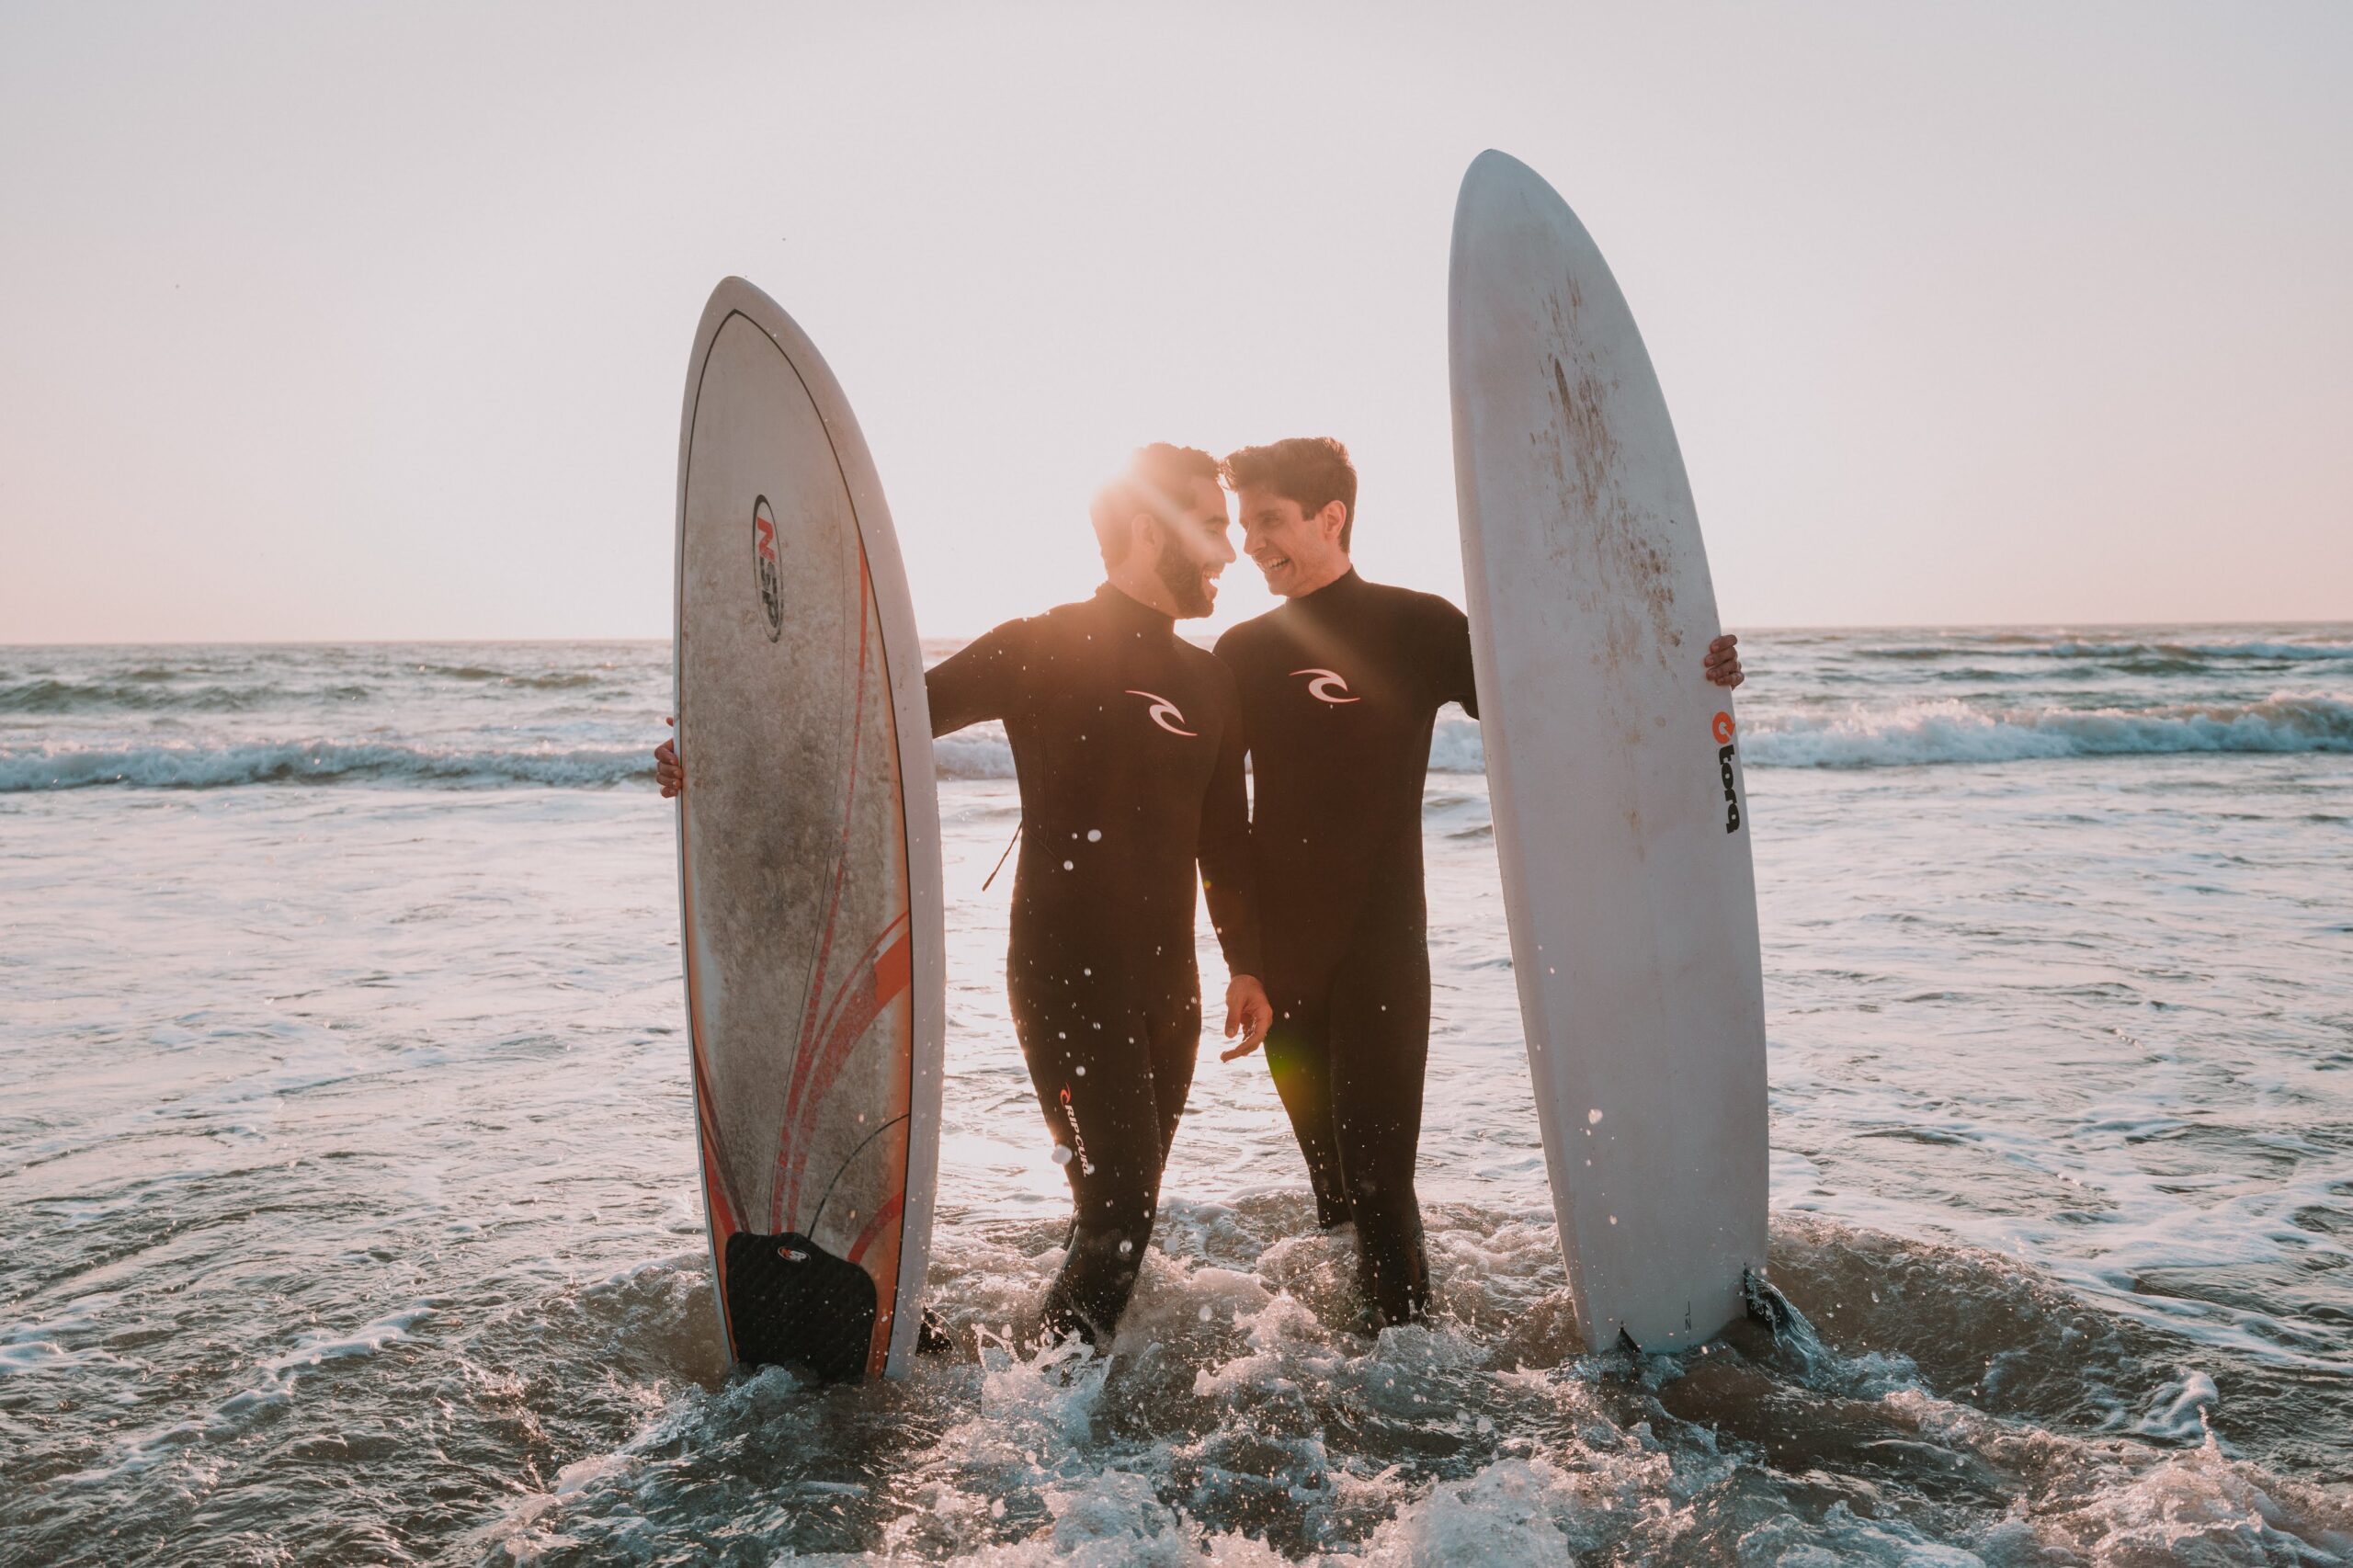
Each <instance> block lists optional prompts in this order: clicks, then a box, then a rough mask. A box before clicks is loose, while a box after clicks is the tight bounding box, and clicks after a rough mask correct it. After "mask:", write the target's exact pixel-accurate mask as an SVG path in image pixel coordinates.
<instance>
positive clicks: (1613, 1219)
mask: <svg viewBox="0 0 2353 1568" xmlns="http://www.w3.org/2000/svg"><path fill="white" fill-rule="evenodd" d="M1609 1222H1610V1223H1611V1224H1613V1225H1614V1224H1616V1223H1617V1222H1618V1216H1617V1215H1615V1214H1612V1215H1611V1216H1609Z"/></svg>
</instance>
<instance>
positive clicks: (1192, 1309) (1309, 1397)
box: [0, 626, 2353, 1565]
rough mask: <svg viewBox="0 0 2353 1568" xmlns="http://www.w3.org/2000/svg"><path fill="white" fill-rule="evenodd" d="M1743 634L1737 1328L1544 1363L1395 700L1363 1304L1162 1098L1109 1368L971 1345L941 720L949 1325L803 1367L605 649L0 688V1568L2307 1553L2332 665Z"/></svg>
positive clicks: (966, 922)
mask: <svg viewBox="0 0 2353 1568" xmlns="http://www.w3.org/2000/svg"><path fill="white" fill-rule="evenodd" d="M1745 653H1746V654H1747V660H1748V664H1749V666H1750V669H1751V671H1752V673H1753V676H1752V680H1751V683H1750V685H1749V686H1748V687H1746V688H1745V690H1744V692H1743V694H1742V716H1743V737H1744V742H1745V747H1746V755H1747V757H1748V761H1749V766H1750V768H1751V771H1750V773H1749V776H1748V777H1749V787H1750V795H1751V801H1750V804H1751V817H1752V821H1753V824H1754V830H1755V834H1756V853H1757V869H1758V881H1759V886H1760V890H1761V897H1762V903H1763V916H1764V922H1763V923H1764V933H1765V944H1766V952H1765V959H1766V984H1767V1001H1768V1009H1769V1023H1770V1035H1771V1042H1772V1062H1771V1073H1772V1104H1773V1149H1774V1165H1773V1184H1774V1191H1773V1200H1774V1214H1775V1219H1774V1230H1773V1253H1772V1274H1773V1278H1774V1279H1775V1281H1776V1282H1777V1283H1778V1284H1779V1287H1780V1288H1781V1290H1783V1291H1784V1292H1785V1293H1786V1294H1787V1295H1788V1297H1789V1298H1790V1301H1792V1302H1793V1303H1794V1304H1795V1306H1796V1307H1797V1309H1798V1310H1799V1312H1800V1313H1801V1314H1802V1324H1799V1325H1798V1326H1797V1327H1796V1328H1794V1329H1793V1330H1792V1331H1791V1332H1790V1333H1789V1334H1787V1335H1783V1336H1782V1337H1780V1338H1779V1339H1778V1340H1777V1339H1775V1338H1772V1337H1770V1336H1768V1335H1765V1334H1764V1333H1763V1332H1762V1331H1760V1330H1754V1329H1747V1328H1744V1329H1742V1330H1740V1331H1738V1332H1736V1333H1735V1334H1734V1335H1732V1336H1730V1337H1729V1338H1728V1339H1727V1340H1726V1341H1725V1342H1723V1343H1722V1344H1720V1345H1719V1346H1714V1347H1712V1348H1711V1350H1710V1351H1709V1352H1707V1353H1706V1354H1704V1355H1694V1356H1689V1357H1686V1358H1682V1359H1681V1360H1679V1361H1674V1360H1666V1359H1652V1360H1633V1359H1630V1358H1626V1357H1624V1356H1622V1355H1608V1356H1601V1357H1586V1356H1584V1355H1582V1354H1580V1353H1578V1351H1577V1349H1576V1346H1575V1341H1574V1335H1573V1334H1572V1332H1571V1324H1570V1323H1569V1322H1568V1318H1567V1312H1566V1308H1565V1295H1564V1290H1563V1275H1562V1267H1561V1261H1560V1256H1559V1252H1558V1248H1557V1242H1556V1238H1555V1235H1554V1232H1553V1226H1552V1216H1551V1211H1550V1205H1549V1202H1548V1199H1547V1198H1546V1193H1545V1185H1544V1171H1543V1161H1542V1156H1541V1153H1540V1148H1539V1145H1538V1140H1537V1131H1536V1122H1535V1117H1534V1113H1533V1109H1532V1106H1531V1104H1530V1101H1529V1088H1528V1076H1527V1072H1526V1069H1525V1065H1524V1062H1523V1059H1522V1052H1521V1045H1520V1041H1519V1039H1518V1020H1517V1008H1516V1004H1515V999H1514V994H1513V988H1512V976H1511V972H1510V964H1509V959H1508V949H1507V946H1506V937H1505V932H1504V928H1503V919H1502V914H1501V903H1500V892H1499V887H1498V881H1497V873H1496V868H1495V854H1494V846H1493V840H1492V836H1491V832H1490V827H1489V821H1488V811H1487V801H1486V794H1485V788H1484V783H1483V778H1482V777H1481V776H1480V774H1479V772H1478V767H1479V754H1478V741H1477V732H1476V730H1475V727H1473V726H1472V725H1470V724H1469V723H1467V722H1464V721H1462V720H1461V718H1460V716H1459V715H1454V716H1452V717H1451V718H1450V719H1449V722H1445V723H1443V724H1442V726H1441V730H1440V733H1439V737H1438V747H1437V754H1438V755H1437V762H1438V770H1437V771H1434V772H1433V774H1432V775H1431V778H1430V782H1429V787H1428V790H1427V794H1426V797H1425V823H1426V828H1427V846H1428V858H1429V869H1430V887H1431V914H1432V948H1433V960H1434V966H1435V970H1436V983H1437V1006H1438V1023H1437V1034H1436V1040H1435V1044H1434V1055H1433V1061H1432V1065H1431V1081H1432V1092H1431V1095H1430V1109H1429V1118H1428V1125H1427V1128H1426V1131H1425V1134H1424V1139H1423V1173H1424V1174H1423V1178H1422V1194H1423V1199H1424V1203H1425V1207H1426V1209H1427V1213H1428V1218H1429V1221H1430V1232H1431V1245H1432V1251H1433V1263H1434V1267H1435V1270H1436V1274H1437V1279H1438V1309H1439V1310H1438V1317H1437V1321H1436V1322H1435V1323H1433V1324H1431V1325H1430V1326H1429V1327H1427V1328H1408V1329H1397V1330H1391V1331H1389V1332H1388V1333H1386V1334H1384V1335H1381V1337H1380V1338H1379V1339H1378V1340H1377V1341H1375V1340H1368V1339H1363V1338H1359V1337H1358V1336H1356V1335H1353V1334H1351V1333H1350V1332H1349V1331H1348V1329H1347V1326H1346V1325H1347V1321H1348V1316H1349V1303H1348V1301H1347V1279H1348V1269H1347V1252H1346V1248H1345V1244H1343V1243H1339V1242H1336V1241H1334V1240H1331V1239H1328V1238H1325V1237H1323V1236H1320V1235H1318V1234H1316V1233H1314V1229H1313V1223H1312V1221H1311V1210H1310V1208H1309V1204H1308V1199H1307V1196H1306V1190H1305V1182H1304V1178H1303V1174H1302V1171H1301V1169H1300V1167H1299V1164H1298V1156H1297V1154H1296V1153H1295V1151H1294V1150H1293V1149H1292V1147H1291V1146H1290V1140H1289V1137H1288V1133H1287V1131H1286V1128H1285V1125H1284V1123H1283V1120H1282V1118H1281V1116H1280V1113H1279V1109H1278V1108H1277V1106H1276V1102H1275V1098H1274V1095H1273V1092H1272V1090H1271V1088H1270V1086H1269V1085H1268V1084H1267V1079H1266V1076H1265V1071H1264V1068H1263V1066H1262V1065H1260V1064H1259V1063H1258V1062H1256V1061H1255V1060H1253V1061H1250V1062H1243V1063H1238V1064H1234V1065H1231V1066H1227V1065H1221V1064H1219V1063H1218V1062H1216V1061H1215V1060H1214V1059H1213V1058H1211V1059H1209V1060H1206V1061H1205V1062H1204V1064H1203V1066H1202V1069H1201V1072H1200V1074H1199V1080H1198V1083H1197V1085H1196V1088H1195V1090H1194V1094H1193V1098H1192V1102H1191V1108H1190V1110H1189V1113H1188V1119H1187V1122H1186V1124H1185V1127H1184V1130H1183V1131H1181V1132H1180V1134H1179V1137H1178V1140H1177V1144H1176V1155H1175V1158H1174V1162H1173V1165H1172V1167H1171V1170H1170V1174H1169V1182H1168V1189H1169V1194H1170V1196H1169V1199H1168V1202H1167V1207H1166V1213H1165V1219H1164V1221H1163V1224H1162V1229H1161V1233H1160V1235H1159V1237H1158V1238H1157V1240H1156V1243H1155V1245H1154V1250H1153V1253H1152V1256H1151V1257H1150V1259H1149V1261H1148V1267H1147V1268H1146V1270H1145V1275H1144V1279H1143V1284H1142V1290H1141V1293H1140V1296H1139V1299H1138V1301H1137V1303H1136V1306H1135V1309H1134V1311H1133V1312H1132V1313H1131V1317H1130V1319H1129V1321H1128V1323H1127V1324H1126V1325H1125V1326H1124V1328H1123V1330H1122V1333H1121V1335H1120V1341H1119V1345H1118V1353H1117V1354H1116V1355H1115V1356H1113V1357H1111V1358H1108V1359H1105V1358H1085V1357H1081V1356H1078V1355H1076V1354H1074V1353H1073V1352H1070V1351H1067V1350H1051V1349H1048V1350H1041V1349H1040V1347H1038V1346H1035V1345H1034V1344H1029V1343H1027V1342H1026V1341H1025V1338H1024V1334H1023V1325H1024V1318H1025V1313H1026V1312H1027V1310H1028V1308H1029V1303H1030V1301H1032V1299H1033V1298H1034V1296H1035V1295H1036V1293H1037V1291H1038V1290H1039V1288H1040V1285H1041V1284H1042V1282H1043V1281H1044V1280H1045V1279H1046V1278H1048V1276H1049V1275H1050V1274H1051V1272H1052V1270H1053V1268H1054V1267H1055V1264H1056V1262H1057V1260H1058V1256H1059V1252H1058V1248H1059V1245H1060V1242H1061V1225H1060V1220H1061V1217H1062V1216H1063V1213H1064V1212H1065V1199H1064V1197H1063V1188H1062V1186H1061V1178H1060V1173H1059V1172H1058V1171H1057V1170H1056V1169H1055V1167H1054V1166H1053V1165H1051V1162H1050V1160H1049V1159H1048V1153H1049V1148H1050V1145H1049V1143H1048V1142H1047V1140H1046V1138H1045V1136H1044V1134H1043V1131H1042V1129H1041V1128H1040V1125H1039V1123H1038V1120H1037V1113H1036V1109H1035V1107H1034V1104H1033V1102H1032V1101H1031V1100H1030V1097H1029V1088H1028V1084H1027V1080H1026V1076H1025V1074H1023V1072H1022V1069H1021V1065H1020V1062H1019V1058H1018V1055H1017V1051H1016V1049H1015V1046H1014V1042H1013V1036H1012V1031H1011V1028H1010V1026H1009V1024H1008V1021H1007V1018H1006V1011H1005V1006H1004V1003H1003V1000H1002V996H1001V994H1000V989H999V988H1000V971H1001V968H1002V958H1003V949H1004V940H1005V918H1006V907H1005V901H1006V892H1007V889H1006V883H1005V882H1004V881H1000V882H998V883H997V884H996V886H995V889H993V890H991V891H988V892H983V890H982V887H981V883H982V881H983V878H984V877H985V876H986V875H987V873H988V870H989V869H990V867H991V866H992V865H993V864H994V863H995V860H996V858H997V856H998V853H999V851H1000V850H1001V849H1002V848H1003V847H1004V846H1005V844H1006V840H1007V838H1008V837H1009V836H1010V835H1011V833H1012V830H1013V826H1014V824H1015V821H1016V820H1017V799H1016V796H1015V792H1014V789H1013V785H1012V783H1011V780H1010V778H1009V774H1010V767H1009V758H1008V757H1007V756H1006V753H1005V748H1004V744H1003V742H1002V739H1001V738H1000V737H995V736H992V735H989V734H986V733H976V734H973V735H968V736H965V737H961V738H958V739H956V740H953V741H950V742H949V743H948V744H946V745H945V746H944V747H943V748H942V752H941V771H942V775H943V777H942V782H941V799H942V807H943V811H944V813H945V816H946V819H947V834H946V840H947V875H948V892H949V942H950V947H951V951H950V954H949V985H950V994H949V1031H950V1032H949V1065H950V1078H949V1085H948V1093H947V1118H948V1133H947V1142H946V1148H945V1152H944V1164H943V1172H942V1177H941V1182H940V1212H939V1227H938V1242H937V1246H936V1251H935V1257H934V1263H933V1273H932V1280H931V1286H932V1300H933V1301H934V1302H935V1304H936V1305H937V1306H938V1308H939V1310H940V1311H941V1312H943V1313H944V1314H945V1316H946V1317H947V1318H948V1319H949V1322H950V1324H952V1325H953V1327H954V1328H955V1330H956V1335H957V1339H958V1345H959V1347H958V1349H957V1351H956V1352H955V1353H954V1354H953V1355H951V1356H949V1357H947V1358H940V1359H934V1360H926V1362H924V1363H923V1365H922V1366H921V1368H920V1369H919V1370H918V1371H917V1373H916V1374H915V1376H914V1377H912V1378H910V1379H908V1380H906V1381H903V1382H899V1383H895V1384H891V1385H886V1386H874V1387H864V1388H856V1389H821V1388H814V1387H811V1386H807V1385H805V1384H803V1383H802V1382H801V1381H797V1380H796V1379H795V1378H794V1377H793V1376H792V1375H791V1374H790V1373H789V1372H784V1371H778V1370H771V1371H767V1372H764V1373H761V1374H759V1375H757V1376H754V1377H744V1378H731V1377H729V1376H728V1375H727V1374H726V1373H725V1371H724V1369H723V1368H722V1365H721V1354H720V1350H719V1345H718V1340H717V1335H716V1330H715V1325H714V1320H713V1304H712V1300H711V1290H710V1279H709V1274H708V1264H707V1260H706V1256H705V1251H704V1244H703V1240H702V1221H701V1216H700V1213H699V1207H698V1205H699V1199H698V1196H697V1192H696V1185H695V1178H694V1146H693V1142H692V1139H691V1130H692V1115H691V1107H690V1101H689V1094H688V1082H687V1073H686V1043H685V1039H684V1036H683V1034H682V1033H681V1015H682V1005H681V995H680V991H681V987H680V983H679V979H678V972H677V963H678V955H677V946H676V942H677V916H676V894H675V887H674V878H675V869H674V860H673V846H672V837H671V816H670V809H669V808H668V807H667V806H666V805H665V803H664V802H662V801H660V800H659V799H658V798H657V797H656V796H655V794H654V790H653V788H652V782H651V778H650V773H649V770H648V767H647V752H648V749H649V748H650V747H651V745H652V744H653V743H654V740H655V739H657V738H658V737H659V735H660V733H661V728H660V716H661V714H662V712H663V711H664V710H665V698H666V694H667V690H668V655H667V650H666V648H665V646H663V645H660V644H652V643H619V644H593V643H569V644H483V643H474V644H463V645H431V646H425V645H419V646H392V645H369V646H354V647H208V648H79V649H33V648H0V928H4V929H5V931H6V939H5V942H4V943H0V1562H7V1563H10V1564H33V1563H58V1562H90V1563H100V1562H103V1563H108V1564H115V1563H145V1562H158V1563H161V1562H173V1563H176V1562H204V1563H240V1562H254V1563H292V1562H427V1561H431V1562H483V1563H506V1562H538V1563H549V1564H571V1563H601V1562H643V1563H673V1562H675V1563H685V1562H729V1563H745V1564H752V1563H759V1564H766V1563H770V1562H781V1561H799V1560H801V1559H811V1560H817V1561H826V1562H935V1561H972V1562H986V1563H1008V1564H1009V1563H1043V1562H1074V1563H1081V1564H1111V1563H1128V1562H1152V1563H1166V1564H1179V1563H1184V1564H1189V1563H1194V1562H1203V1561H1210V1562H1236V1563H1272V1562H1296V1561H1332V1562H1354V1561H1363V1562H1371V1563H1423V1562H1427V1563H1461V1562H1499V1563H1556V1562H1563V1561H1568V1560H1571V1559H1574V1560H1576V1561H1580V1562H1692V1563H1740V1564H1750V1563H1759V1564H1762V1563H1789V1564H1820V1563H1831V1562H1887V1563H1898V1562H1902V1563H1925V1564H1938V1565H1943V1564H1960V1563H1968V1562H1988V1563H2002V1564H2024V1563H2116V1564H2141V1563H2152V1564H2154V1563H2163V1562H2193V1563H2322V1562H2347V1561H2353V1486H2348V1482H2347V1478H2348V1475H2353V626H2334V627H2312V626H2304V627H2229V628H2213V627H2200V628H2189V627H2165V628H2135V629H2129V630H2128V629H2115V628H2100V629H2091V630H2082V629H2077V630H2066V629H2052V630H2044V631H1895V632H1863V631H1854V632H1820V631H1810V632H1802V633H1785V634H1779V635H1775V634H1758V635H1755V636H1752V637H1749V638H1747V639H1745ZM1203 969H1204V971H1205V979H1206V980H1207V981H1208V983H1210V984H1211V986H1213V987H1219V986H1222V978H1223V977H1222V972H1221V971H1220V970H1219V968H1218V966H1217V964H1216V961H1215V959H1214V956H1213V954H1211V953H1209V952H1207V951H1206V950H1205V952H1204V961H1203Z"/></svg>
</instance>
